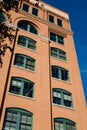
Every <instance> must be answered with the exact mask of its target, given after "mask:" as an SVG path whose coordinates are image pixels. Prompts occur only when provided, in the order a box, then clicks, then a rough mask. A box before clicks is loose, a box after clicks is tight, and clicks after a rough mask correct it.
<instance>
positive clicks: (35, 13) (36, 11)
mask: <svg viewBox="0 0 87 130" xmlns="http://www.w3.org/2000/svg"><path fill="white" fill-rule="evenodd" d="M32 14H33V15H36V16H38V9H36V8H33V9H32Z"/></svg>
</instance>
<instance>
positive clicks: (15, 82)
mask: <svg viewBox="0 0 87 130" xmlns="http://www.w3.org/2000/svg"><path fill="white" fill-rule="evenodd" d="M9 92H11V93H14V94H18V95H23V96H26V97H30V98H33V96H34V83H33V82H32V81H29V80H26V79H23V78H18V77H12V79H11V83H10V89H9Z"/></svg>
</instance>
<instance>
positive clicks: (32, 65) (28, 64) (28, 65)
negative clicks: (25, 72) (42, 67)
mask: <svg viewBox="0 0 87 130" xmlns="http://www.w3.org/2000/svg"><path fill="white" fill-rule="evenodd" d="M26 69H29V70H33V71H34V70H35V60H33V59H31V58H30V59H27V60H26Z"/></svg>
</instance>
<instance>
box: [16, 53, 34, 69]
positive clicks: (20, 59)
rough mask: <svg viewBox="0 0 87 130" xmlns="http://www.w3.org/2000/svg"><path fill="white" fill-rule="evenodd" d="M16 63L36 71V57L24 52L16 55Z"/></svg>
mask: <svg viewBox="0 0 87 130" xmlns="http://www.w3.org/2000/svg"><path fill="white" fill-rule="evenodd" d="M14 65H16V66H18V67H22V68H25V69H28V70H32V71H35V59H33V58H31V57H28V56H25V55H22V54H16V55H15V61H14Z"/></svg>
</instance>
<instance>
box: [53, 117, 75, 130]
mask: <svg viewBox="0 0 87 130" xmlns="http://www.w3.org/2000/svg"><path fill="white" fill-rule="evenodd" d="M54 130H76V124H75V123H74V122H73V121H70V120H68V119H65V118H54Z"/></svg>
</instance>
